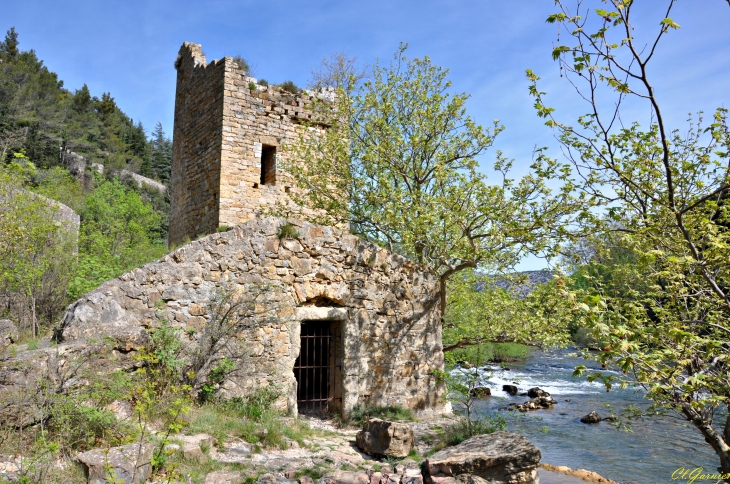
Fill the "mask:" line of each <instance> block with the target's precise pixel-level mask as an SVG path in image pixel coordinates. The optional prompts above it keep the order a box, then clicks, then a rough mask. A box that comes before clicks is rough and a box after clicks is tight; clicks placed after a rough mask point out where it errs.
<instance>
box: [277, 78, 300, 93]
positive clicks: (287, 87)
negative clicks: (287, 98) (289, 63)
mask: <svg viewBox="0 0 730 484" xmlns="http://www.w3.org/2000/svg"><path fill="white" fill-rule="evenodd" d="M279 87H280V88H281V89H282V90H284V91H286V92H289V93H291V94H298V93H299V91H300V89H299V87H297V85H296V84H294V82H292V81H284V82H282V83H281V84H279Z"/></svg>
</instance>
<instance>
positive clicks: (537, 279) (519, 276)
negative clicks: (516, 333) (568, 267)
mask: <svg viewBox="0 0 730 484" xmlns="http://www.w3.org/2000/svg"><path fill="white" fill-rule="evenodd" d="M554 274H555V273H554V272H553V271H549V270H541V271H522V272H515V273H513V274H510V275H509V276H506V277H497V278H495V280H494V281H495V282H494V284H495V285H496V286H497V287H501V288H502V289H507V290H510V291H512V292H514V293H515V294H516V295H517V296H518V297H520V298H522V297H525V296H527V295H528V294H530V293H531V292H532V290H533V289H534V288H535V286H536V285H538V284H542V283H544V282H548V281H550V280H552V278H553V275H554ZM484 284H486V281H484V282H481V283H480V284H479V285H477V287H476V288H475V289H476V290H477V291H481V290H482V289H484Z"/></svg>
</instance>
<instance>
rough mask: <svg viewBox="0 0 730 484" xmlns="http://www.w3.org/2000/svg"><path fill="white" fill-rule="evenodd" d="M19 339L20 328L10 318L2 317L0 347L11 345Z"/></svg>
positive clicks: (0, 322)
mask: <svg viewBox="0 0 730 484" xmlns="http://www.w3.org/2000/svg"><path fill="white" fill-rule="evenodd" d="M17 339H18V328H17V327H16V326H15V325H14V324H13V322H12V321H10V320H9V319H0V349H2V348H4V347H6V346H10V345H11V344H13V343H15V342H16V341H17Z"/></svg>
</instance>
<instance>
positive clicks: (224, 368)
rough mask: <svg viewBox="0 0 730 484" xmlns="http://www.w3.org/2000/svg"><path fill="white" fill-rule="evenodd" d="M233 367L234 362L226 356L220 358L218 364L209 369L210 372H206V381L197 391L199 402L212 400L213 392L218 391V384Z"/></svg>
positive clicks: (234, 365)
mask: <svg viewBox="0 0 730 484" xmlns="http://www.w3.org/2000/svg"><path fill="white" fill-rule="evenodd" d="M235 367H236V363H235V362H234V361H231V360H229V359H228V358H223V359H222V360H220V361H219V362H218V364H217V365H216V366H214V367H213V369H211V370H210V373H208V378H207V381H206V382H205V383H203V385H202V387H201V389H200V392H199V393H198V400H200V401H201V402H209V401H211V400H213V397H215V394H216V393H217V392H218V389H219V388H220V385H221V384H222V383H223V382H224V381H225V379H226V377H227V376H228V375H229V374H230V373H231V372H232V371H233V369H234V368H235Z"/></svg>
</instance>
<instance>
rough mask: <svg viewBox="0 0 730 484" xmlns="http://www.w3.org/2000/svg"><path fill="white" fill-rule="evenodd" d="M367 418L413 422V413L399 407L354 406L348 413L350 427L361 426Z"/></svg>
mask: <svg viewBox="0 0 730 484" xmlns="http://www.w3.org/2000/svg"><path fill="white" fill-rule="evenodd" d="M369 418H380V419H383V420H413V412H411V410H410V409H408V408H403V407H401V406H399V405H388V406H383V405H373V404H370V403H366V404H365V405H359V404H358V405H356V406H355V408H353V409H352V412H351V413H350V419H349V420H348V422H349V423H350V424H351V425H356V426H361V425H362V424H363V423H365V421H366V420H367V419H369Z"/></svg>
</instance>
